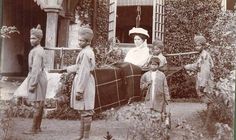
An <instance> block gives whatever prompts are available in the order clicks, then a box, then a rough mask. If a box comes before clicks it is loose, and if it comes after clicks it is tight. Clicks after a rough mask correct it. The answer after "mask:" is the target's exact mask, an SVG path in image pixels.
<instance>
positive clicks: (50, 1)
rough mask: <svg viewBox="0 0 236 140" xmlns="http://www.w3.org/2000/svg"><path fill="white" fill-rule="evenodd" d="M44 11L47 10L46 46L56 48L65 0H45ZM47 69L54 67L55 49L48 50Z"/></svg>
mask: <svg viewBox="0 0 236 140" xmlns="http://www.w3.org/2000/svg"><path fill="white" fill-rule="evenodd" d="M44 2H45V3H44V4H45V5H44V8H43V9H44V11H45V12H47V24H46V37H45V47H48V48H54V47H56V43H57V28H58V14H59V11H60V10H61V4H62V2H63V0H45V1H44ZM46 57H47V63H46V69H53V68H54V51H46Z"/></svg>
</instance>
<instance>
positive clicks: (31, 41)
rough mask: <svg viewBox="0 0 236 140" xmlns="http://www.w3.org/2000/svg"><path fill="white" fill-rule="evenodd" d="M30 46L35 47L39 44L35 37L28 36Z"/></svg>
mask: <svg viewBox="0 0 236 140" xmlns="http://www.w3.org/2000/svg"><path fill="white" fill-rule="evenodd" d="M30 44H31V46H33V47H35V46H37V45H39V44H40V39H39V38H37V37H36V36H35V35H31V36H30Z"/></svg>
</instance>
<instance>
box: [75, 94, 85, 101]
mask: <svg viewBox="0 0 236 140" xmlns="http://www.w3.org/2000/svg"><path fill="white" fill-rule="evenodd" d="M83 96H84V94H83V93H81V92H77V95H76V96H75V100H77V101H79V100H81V99H83Z"/></svg>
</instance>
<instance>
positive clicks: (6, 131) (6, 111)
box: [0, 100, 14, 140]
mask: <svg viewBox="0 0 236 140" xmlns="http://www.w3.org/2000/svg"><path fill="white" fill-rule="evenodd" d="M0 107H1V108H0V129H1V130H2V132H3V136H2V137H1V138H2V139H3V140H10V139H11V133H12V127H13V123H14V122H13V119H12V116H13V115H12V113H13V112H12V104H11V103H10V102H9V101H2V100H1V101H0Z"/></svg>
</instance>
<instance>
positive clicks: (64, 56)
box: [54, 50, 79, 68]
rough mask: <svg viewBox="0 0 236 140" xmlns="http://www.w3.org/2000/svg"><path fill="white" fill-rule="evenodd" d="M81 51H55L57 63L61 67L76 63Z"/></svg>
mask: <svg viewBox="0 0 236 140" xmlns="http://www.w3.org/2000/svg"><path fill="white" fill-rule="evenodd" d="M78 53H79V51H65V50H64V51H55V60H54V61H55V65H56V66H58V68H60V66H61V64H62V63H63V66H69V65H73V64H75V61H76V58H77V55H78Z"/></svg>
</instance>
